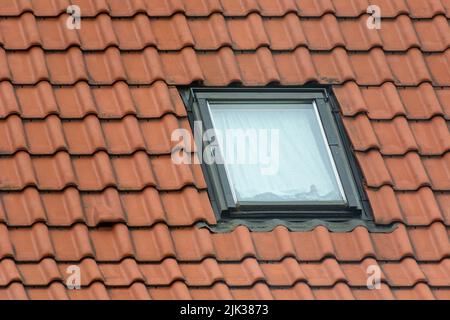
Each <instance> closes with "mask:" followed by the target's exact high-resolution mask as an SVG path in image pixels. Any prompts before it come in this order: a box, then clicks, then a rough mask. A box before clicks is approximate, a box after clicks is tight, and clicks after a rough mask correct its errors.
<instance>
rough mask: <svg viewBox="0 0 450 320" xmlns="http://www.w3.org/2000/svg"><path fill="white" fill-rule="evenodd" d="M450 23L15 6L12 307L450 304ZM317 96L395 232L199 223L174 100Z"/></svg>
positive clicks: (117, 5)
mask: <svg viewBox="0 0 450 320" xmlns="http://www.w3.org/2000/svg"><path fill="white" fill-rule="evenodd" d="M70 4H76V5H79V6H80V7H81V13H82V16H83V19H82V23H81V30H69V29H67V28H66V27H65V23H66V20H67V17H68V15H67V14H66V13H65V12H66V8H67V6H68V5H70ZM369 4H377V5H379V6H380V7H381V14H382V17H383V19H382V28H381V30H369V29H367V28H366V27H365V23H366V20H367V17H368V16H367V14H366V9H367V7H368V5H369ZM449 19H450V1H449V0H427V1H423V0H370V1H367V0H300V1H296V0H192V1H191V0H189V1H187V0H185V1H183V0H158V1H156V0H154V1H153V0H72V1H68V0H52V1H42V0H16V1H2V2H1V3H0V44H1V46H0V135H1V137H2V139H1V140H0V168H1V172H2V173H1V175H0V298H2V299H46V298H52V299H66V298H73V299H121V298H122V299H191V298H192V299H224V298H225V299H228V298H236V299H273V298H275V299H394V298H398V299H408V298H410V299H411V298H415V299H450V152H449V151H450V133H449V127H450V126H449V121H450V26H449ZM312 81H316V82H318V83H320V84H332V85H333V90H334V92H335V94H336V96H337V99H338V102H339V104H340V107H341V111H342V114H343V119H344V124H345V127H346V130H347V132H348V135H349V136H350V139H351V142H352V145H353V147H354V150H355V154H356V157H357V160H358V162H359V164H360V166H361V168H362V172H363V175H364V179H365V188H366V191H367V194H368V197H369V199H370V202H371V205H372V208H373V214H374V219H375V223H376V224H377V225H380V226H381V225H389V224H391V223H398V227H397V228H396V229H395V230H394V231H392V232H388V233H372V232H370V231H369V230H368V229H367V228H366V227H363V226H359V227H357V228H355V229H354V230H353V231H351V232H331V231H329V230H328V229H327V228H325V227H324V226H318V227H316V228H314V229H313V230H312V231H304V232H300V231H290V230H288V229H287V228H286V227H284V226H278V227H276V228H275V229H273V230H272V231H270V232H267V231H266V232H262V231H259V232H258V231H250V230H249V229H248V228H247V227H245V226H239V227H237V228H236V229H234V230H233V231H231V232H225V233H214V232H212V231H210V230H209V229H206V228H199V227H198V226H196V222H200V221H204V222H207V223H209V224H215V223H216V218H215V216H214V213H213V211H212V209H211V205H210V203H209V200H208V195H207V193H206V184H205V180H204V177H203V175H202V172H201V169H200V167H199V166H198V165H175V164H173V163H172V162H171V159H170V150H171V147H172V144H171V142H170V133H171V132H172V130H173V129H176V128H180V127H181V128H189V124H188V121H187V116H186V110H185V107H184V105H183V103H182V101H181V98H180V96H179V93H178V91H177V89H176V87H175V86H176V85H189V84H191V83H193V82H198V83H203V84H204V85H211V86H222V85H229V84H235V83H239V84H242V85H258V86H263V85H267V84H272V83H276V84H282V85H303V84H305V83H307V82H312ZM373 264H374V265H378V266H379V267H380V268H381V270H382V285H381V289H380V290H369V289H368V288H367V287H366V279H367V273H366V270H367V267H368V266H369V265H373ZM70 265H78V266H80V267H81V272H82V284H81V285H82V288H81V289H80V290H68V289H67V288H66V287H65V280H66V278H67V276H68V274H67V272H66V268H67V267H68V266H70Z"/></svg>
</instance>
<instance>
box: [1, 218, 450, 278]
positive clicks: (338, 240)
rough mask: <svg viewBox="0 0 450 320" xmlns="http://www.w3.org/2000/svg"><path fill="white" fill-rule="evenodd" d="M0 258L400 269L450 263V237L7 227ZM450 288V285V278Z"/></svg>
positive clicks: (406, 232)
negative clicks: (327, 263)
mask: <svg viewBox="0 0 450 320" xmlns="http://www.w3.org/2000/svg"><path fill="white" fill-rule="evenodd" d="M0 239H1V241H2V242H1V252H0V258H1V259H2V260H3V259H7V258H13V259H14V261H16V262H18V263H22V262H23V263H31V262H34V263H37V262H39V261H41V260H42V259H44V258H46V257H50V258H54V259H56V260H57V261H59V262H79V261H81V260H82V259H84V258H89V257H90V258H93V259H95V260H96V261H97V262H105V263H118V262H119V261H122V260H123V259H125V258H132V259H134V260H136V261H139V262H152V263H160V262H162V261H163V260H164V259H166V258H174V259H176V260H177V261H180V262H186V263H193V262H201V261H203V260H204V259H206V258H208V257H210V258H214V259H215V260H218V261H221V262H223V263H228V262H229V263H238V262H239V261H241V260H243V259H244V258H246V257H254V258H256V259H257V260H258V261H262V262H264V261H267V262H277V261H281V260H283V259H285V258H286V257H294V258H296V259H298V260H299V261H304V262H319V261H322V260H323V259H325V258H327V257H333V258H335V259H336V260H338V261H340V262H360V261H362V260H364V259H365V258H369V257H371V258H374V259H376V260H378V261H390V262H395V261H397V262H398V261H401V260H403V259H404V258H408V257H411V258H413V259H415V260H416V261H420V262H440V261H441V260H443V259H445V258H447V257H448V256H449V255H450V240H449V231H448V229H447V228H446V226H445V225H443V224H442V223H440V222H435V223H433V224H431V225H430V226H427V227H405V226H404V225H403V224H399V225H398V226H397V227H396V228H394V231H391V232H369V231H368V230H367V228H366V227H363V226H359V227H356V228H355V229H353V230H352V231H350V232H331V231H329V230H328V229H327V228H325V227H323V226H318V227H316V228H314V229H313V230H311V231H289V230H288V229H287V228H286V227H284V226H278V227H276V228H275V229H273V230H272V231H264V232H263V231H261V232H259V231H250V230H249V229H248V228H247V227H245V226H239V227H237V228H235V229H234V230H233V231H230V232H225V233H213V232H211V231H209V230H208V229H207V228H199V227H197V226H192V227H178V228H173V227H169V226H168V225H167V224H166V223H163V222H160V223H157V224H155V225H154V226H152V227H137V228H133V227H129V226H126V225H125V224H123V223H121V222H116V223H109V224H108V223H105V225H104V226H98V227H95V228H92V227H88V226H87V225H86V224H85V223H82V222H80V223H76V224H74V225H73V226H72V227H63V226H60V227H48V226H46V225H45V224H44V223H42V222H38V223H35V224H34V225H33V226H32V227H16V228H14V227H7V226H6V225H5V224H3V223H0ZM446 280H447V285H448V281H449V278H447V279H446Z"/></svg>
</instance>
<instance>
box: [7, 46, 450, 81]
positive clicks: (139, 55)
mask: <svg viewBox="0 0 450 320" xmlns="http://www.w3.org/2000/svg"><path fill="white" fill-rule="evenodd" d="M0 66H1V69H0V80H9V81H12V82H13V83H17V84H22V85H26V84H36V83H37V82H39V81H42V80H48V81H50V82H51V83H52V84H58V85H71V84H74V83H76V82H78V81H87V82H89V84H92V85H102V84H103V85H111V84H113V83H115V82H117V81H121V80H123V81H126V82H127V83H129V84H149V83H153V82H154V81H157V80H165V81H166V82H167V83H169V84H178V85H182V84H185V85H187V84H190V83H192V82H195V81H203V82H204V83H205V85H211V86H213V85H216V86H217V85H219V86H220V85H228V84H231V83H236V82H238V83H243V84H245V85H266V84H269V83H276V82H279V83H282V84H284V85H300V84H305V83H307V82H310V81H318V82H321V83H324V84H340V83H343V82H346V81H355V82H356V83H358V84H359V85H367V86H377V85H381V84H383V83H385V82H394V83H396V84H397V85H401V86H415V85H419V84H421V83H422V82H430V83H432V84H433V85H435V86H450V49H449V50H446V51H444V52H440V53H434V54H423V53H422V52H421V51H420V50H419V49H418V48H412V49H409V50H408V51H407V52H402V53H390V54H387V53H385V52H384V51H383V50H382V49H381V48H373V49H371V50H370V51H367V52H347V51H346V50H345V49H343V48H341V47H338V48H335V49H333V50H332V51H330V52H326V53H323V52H316V51H314V52H311V51H309V50H308V49H307V48H305V47H298V48H297V49H295V50H293V51H289V52H284V51H283V52H281V53H274V52H271V51H270V49H269V48H267V47H261V48H259V49H257V50H256V51H251V52H247V51H244V52H235V51H233V50H232V49H231V48H229V47H222V48H221V49H219V50H218V51H212V52H198V51H195V50H194V49H193V48H191V47H186V48H184V49H182V50H180V51H164V52H160V51H158V50H157V49H155V48H154V47H147V48H145V49H144V50H142V51H120V50H119V49H118V48H116V47H109V48H108V49H106V50H105V51H93V52H89V53H83V52H82V51H81V50H80V49H79V48H76V47H71V48H69V49H68V50H67V51H44V50H43V49H41V48H39V47H32V48H30V49H29V50H27V51H5V50H4V49H0Z"/></svg>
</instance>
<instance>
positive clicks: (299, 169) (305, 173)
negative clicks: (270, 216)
mask: <svg viewBox="0 0 450 320" xmlns="http://www.w3.org/2000/svg"><path fill="white" fill-rule="evenodd" d="M210 110H211V116H212V119H213V123H214V127H215V129H216V130H218V131H220V136H221V142H222V143H220V148H221V151H222V152H223V154H224V158H225V159H226V158H227V153H229V152H231V151H232V150H227V149H229V148H230V143H229V141H228V144H227V143H226V140H227V137H229V136H227V135H226V132H227V131H226V130H227V129H244V130H247V129H256V130H259V129H266V130H269V131H268V132H267V131H266V132H265V133H266V134H267V138H268V139H266V141H268V143H270V141H271V139H270V133H271V132H273V131H270V130H271V129H275V130H276V129H278V130H279V131H278V134H279V140H278V142H279V157H278V161H279V166H278V171H277V173H276V174H275V175H264V174H262V173H261V172H262V170H261V169H262V167H267V164H263V163H254V164H252V163H244V164H242V163H229V162H230V161H227V162H226V163H225V165H226V169H227V173H228V176H229V179H230V180H231V183H232V188H234V193H235V195H236V198H237V200H238V201H336V200H337V201H342V200H343V197H342V194H341V192H340V189H339V187H338V182H337V180H336V176H335V174H334V171H333V167H332V164H331V162H330V157H329V154H328V151H327V147H326V145H325V142H324V139H323V135H322V132H321V128H320V124H319V119H318V118H317V115H316V112H315V110H314V108H313V106H312V105H294V104H278V105H274V104H240V105H234V104H214V105H210ZM218 133H219V132H218ZM257 137H258V139H260V138H261V135H258V136H257ZM233 141H235V140H233ZM253 147H254V146H253ZM253 147H252V146H251V145H249V149H250V151H251V152H254V150H255V149H254V148H253ZM258 147H261V146H260V145H258ZM268 150H270V148H268ZM234 151H235V152H236V150H234ZM248 151H249V150H247V152H248ZM271 155H272V156H274V155H273V154H271ZM275 156H276V155H275Z"/></svg>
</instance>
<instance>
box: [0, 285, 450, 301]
mask: <svg viewBox="0 0 450 320" xmlns="http://www.w3.org/2000/svg"><path fill="white" fill-rule="evenodd" d="M449 296H450V291H449V290H448V289H446V288H438V287H430V286H428V285H427V284H425V283H422V282H419V283H418V284H417V285H415V286H413V287H392V288H391V287H389V286H388V285H386V284H385V283H381V285H380V289H377V290H367V289H364V288H361V287H353V288H352V287H350V286H349V285H347V284H346V283H343V282H338V283H337V284H336V285H335V286H331V287H312V286H309V285H308V284H306V283H304V282H297V283H296V284H295V285H293V286H292V287H280V286H276V287H270V286H269V285H267V284H266V283H263V282H257V283H256V284H255V285H254V286H251V287H248V286H247V287H229V286H227V285H226V284H225V283H223V282H217V283H215V284H214V285H212V286H211V287H188V286H187V285H186V284H185V283H184V282H181V281H175V282H173V283H172V284H171V285H170V286H156V287H152V286H146V285H145V284H144V283H142V282H134V283H132V284H131V285H130V286H129V287H106V286H105V285H104V284H103V283H101V282H94V283H93V284H92V285H90V286H89V287H83V288H81V289H79V290H67V289H66V287H65V286H64V285H63V284H62V283H60V282H52V283H50V284H49V285H48V286H46V287H37V286H34V287H24V286H23V284H21V283H19V282H13V283H11V285H9V286H8V287H6V288H0V299H15V300H17V299H23V300H26V299H36V300H43V299H44V300H47V299H58V300H62V299H73V300H78V299H79V300H91V299H92V300H110V299H114V300H149V299H154V300H170V299H176V300H190V299H199V300H211V299H219V300H224V299H225V300H230V299H239V300H242V299H243V300H272V299H281V300H286V299H289V300H314V299H318V300H333V299H339V300H354V299H362V300H368V299H370V300H372V299H385V300H392V299H405V300H433V299H442V300H448V299H449Z"/></svg>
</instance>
